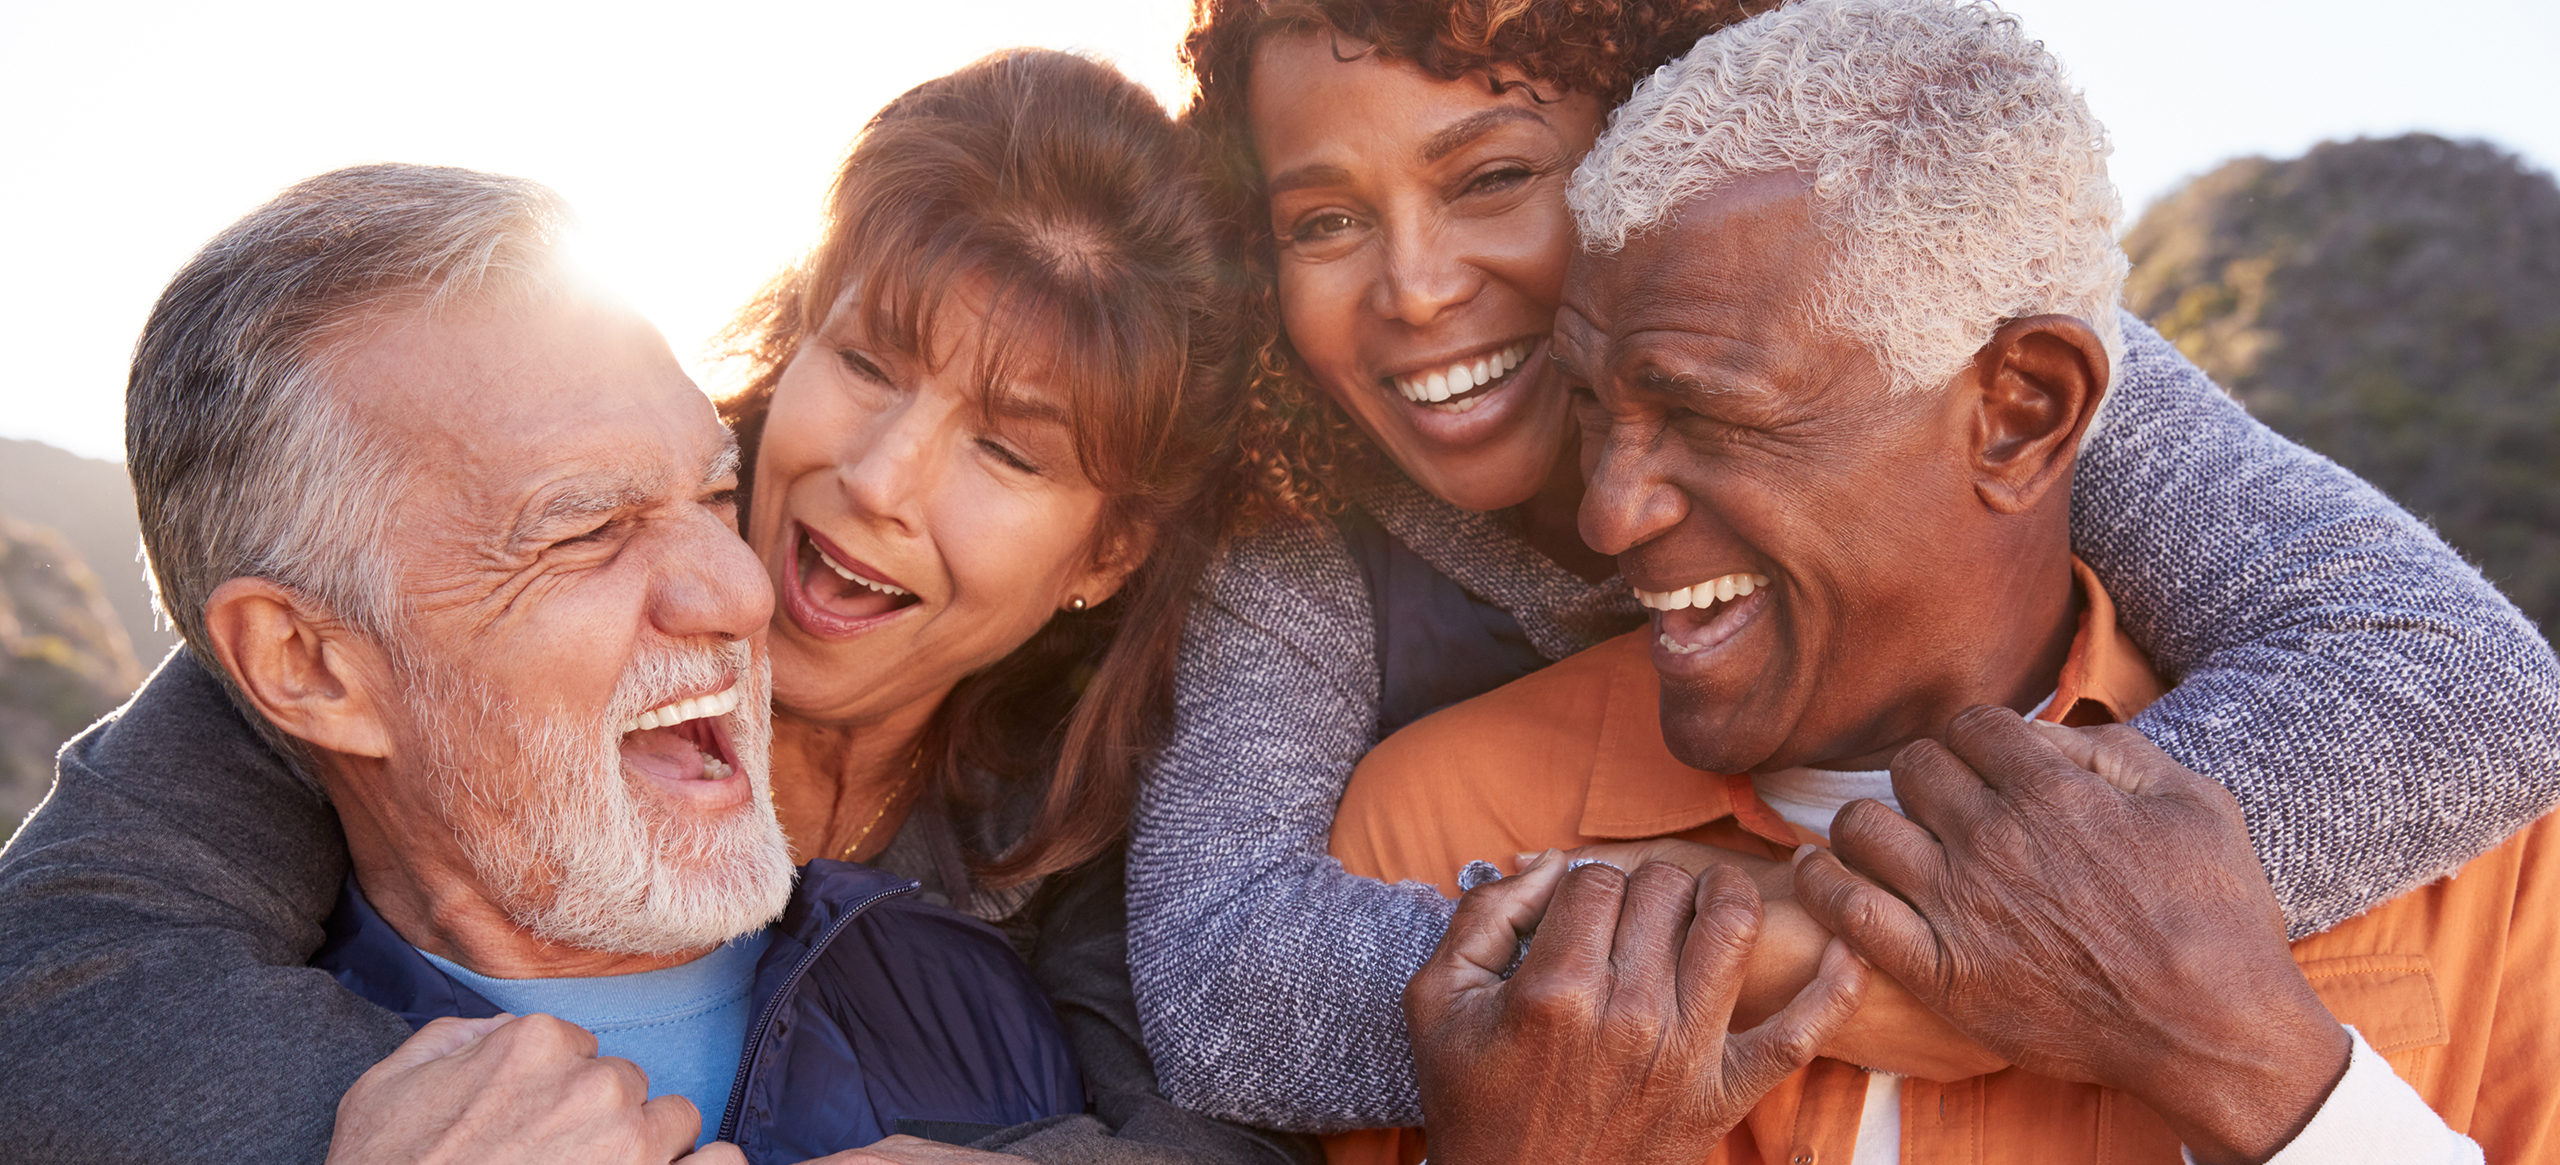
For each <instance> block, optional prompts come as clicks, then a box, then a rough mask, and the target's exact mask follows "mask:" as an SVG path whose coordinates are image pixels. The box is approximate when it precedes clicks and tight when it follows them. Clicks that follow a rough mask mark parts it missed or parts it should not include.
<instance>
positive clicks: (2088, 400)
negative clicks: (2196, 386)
mask: <svg viewBox="0 0 2560 1165" xmlns="http://www.w3.org/2000/svg"><path fill="white" fill-rule="evenodd" d="M1968 371H1969V372H1971V373H1972V374H1973V379H1974V384H1975V387H1976V389H1977V390H1978V391H1977V393H1976V396H1975V399H1974V424H1973V435H1974V444H1973V468H1974V491H1975V492H1976V493H1977V494H1979V495H1980V496H1981V498H1982V501H1983V504H1985V505H1988V506H1990V507H1991V508H1992V509H1993V510H1994V511H1996V512H1999V513H2004V514H2016V513H2024V512H2026V511H2028V510H2031V509H2034V508H2035V507H2036V506H2037V505H2038V504H2039V503H2041V502H2042V501H2043V500H2044V499H2045V497H2046V495H2048V494H2049V493H2051V492H2052V490H2053V488H2054V487H2055V486H2056V485H2058V484H2061V483H2064V482H2067V481H2069V480H2070V470H2071V465H2072V461H2073V459H2074V457H2075V456H2076V455H2077V454H2078V453H2079V450H2080V438H2081V435H2082V434H2085V433H2087V432H2088V431H2089V422H2090V421H2091V420H2093V419H2095V418H2096V416H2097V414H2098V402H2099V401H2101V400H2102V399H2104V398H2105V396H2106V392H2107V375H2108V366H2107V349H2106V345H2105V344H2103V343H2101V342H2099V340H2098V333H2097V332H2095V331H2093V330H2091V329H2090V327H2089V325H2087V324H2085V323H2082V322H2081V321H2080V320H2078V319H2077V318H2074V317H2072V316H2061V315H2044V316H2029V317H2027V318H2025V319H2018V320H2011V321H2009V322H2008V323H2005V324H2002V325H2001V326H2000V330H1999V331H1997V332H1994V333H1992V336H1991V342H1990V343H1988V344H1984V345H1983V346H1982V350H1981V351H1978V352H1976V353H1974V355H1973V367H1972V368H1971V369H1969V370H1968Z"/></svg>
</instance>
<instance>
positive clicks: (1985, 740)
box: [1905, 704, 2089, 804]
mask: <svg viewBox="0 0 2560 1165" xmlns="http://www.w3.org/2000/svg"><path fill="white" fill-rule="evenodd" d="M1947 748H1948V750H1949V751H1951V752H1953V753H1954V754H1955V756H1956V757H1957V758H1959V759H1960V760H1961V761H1962V762H1963V763H1964V764H1966V765H1968V766H1970V767H1971V769H1972V771H1973V773H1974V774H1975V776H1976V777H1977V779H1979V780H1980V781H1981V782H1982V784H1984V785H1985V786H1988V787H1990V788H1992V789H1996V790H1999V791H2001V792H2003V793H2006V794H2009V795H2011V796H2017V795H2020V794H2022V793H2028V792H2032V791H2037V790H2044V789H2049V788H2051V787H2053V786H2054V785H2056V784H2057V783H2065V784H2070V783H2079V782H2082V781H2084V780H2085V779H2086V778H2087V776H2088V773H2089V770H2088V766H2085V765H2082V764H2079V763H2077V762H2075V761H2073V760H2072V759H2071V758H2070V757H2069V756H2067V755H2065V754H2064V753H2063V752H2062V751H2061V750H2060V749H2059V748H2057V747H2056V746H2055V745H2054V743H2053V741H2052V740H2051V739H2050V738H2048V737H2047V736H2046V735H2045V734H2044V733H2043V732H2041V731H2038V730H2036V729H2034V728H2030V727H2028V726H2027V720H2026V718H2024V717H2022V716H2020V715H2018V714H2017V713H2016V712H2012V711H2010V710H2009V709H2007V708H2001V707H1995V706H1992V705H1988V704H1984V705H1977V706H1975V707H1972V708H1967V709H1965V710H1964V711H1962V712H1959V713H1956V718H1955V719H1954V720H1952V721H1950V722H1948V724H1947ZM1905 804H1909V802H1905Z"/></svg>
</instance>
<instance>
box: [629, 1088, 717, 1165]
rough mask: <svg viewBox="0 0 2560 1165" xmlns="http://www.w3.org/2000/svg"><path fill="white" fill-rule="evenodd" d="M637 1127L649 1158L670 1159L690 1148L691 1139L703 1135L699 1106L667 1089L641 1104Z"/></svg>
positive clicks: (689, 1150)
mask: <svg viewBox="0 0 2560 1165" xmlns="http://www.w3.org/2000/svg"><path fill="white" fill-rule="evenodd" d="M640 1127H641V1131H642V1136H643V1138H644V1144H645V1146H646V1147H647V1148H648V1150H649V1159H650V1160H652V1161H656V1160H660V1159H662V1158H660V1156H659V1151H660V1150H664V1151H665V1157H664V1158H663V1159H664V1160H668V1161H673V1160H675V1159H676V1158H678V1157H682V1156H685V1155H686V1154H688V1153H690V1152H692V1150H693V1143H694V1142H695V1141H698V1140H701V1139H702V1110H701V1109H698V1108H695V1107H694V1106H693V1102H692V1101H690V1100H686V1099H685V1098H684V1097H682V1096H679V1095H677V1094H675V1093H672V1092H670V1093H668V1094H666V1095H665V1096H661V1097H658V1098H657V1099H655V1100H651V1101H649V1102H647V1103H645V1104H642V1105H641V1106H640Z"/></svg>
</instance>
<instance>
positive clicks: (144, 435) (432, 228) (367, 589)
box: [125, 165, 568, 752]
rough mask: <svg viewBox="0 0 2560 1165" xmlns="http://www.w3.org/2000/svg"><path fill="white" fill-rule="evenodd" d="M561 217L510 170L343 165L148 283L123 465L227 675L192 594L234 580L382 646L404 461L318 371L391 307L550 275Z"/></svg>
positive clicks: (557, 204)
mask: <svg viewBox="0 0 2560 1165" xmlns="http://www.w3.org/2000/svg"><path fill="white" fill-rule="evenodd" d="M567 222H568V210H567V207H566V206H565V205H564V204H563V203H562V202H561V201H560V199H559V197H558V196H557V195H555V194H553V193H552V192H551V191H550V190H549V189H547V188H545V187H543V186H541V185H539V184H537V183H533V182H528V181H525V180H523V179H520V178H508V177H503V176H500V175H494V174H482V173H477V172H474V171H470V170H457V169H450V168H443V167H430V166H407V165H375V166H357V167H352V168H349V169H344V170H336V171H332V172H330V173H327V174H322V175H320V176H318V177H316V178H311V179H308V180H306V181H303V182H301V183H298V184H296V185H294V186H293V187H292V188H290V189H288V190H286V191H285V192H284V193H282V194H280V195H277V196H276V197H275V199H274V200H272V201H270V202H268V203H267V204H266V205H264V206H261V207H259V208H258V209H256V210H254V211H251V212H250V213H249V215H248V217H246V218H243V219H241V220H240V221H239V222H236V223H233V224H232V225H231V226H230V227H229V228H227V229H225V230H224V231H223V232H222V233H221V234H219V235H216V236H214V239H213V241H212V242H210V243H208V244H206V245H205V248H204V250H202V251H200V252H198V253H197V255H196V257H195V258H194V259H192V260H189V261H188V263H187V265H186V266H185V267H184V268H182V269H181V270H180V271H179V272H178V275H177V277H176V278H175V279H173V280H171V281H170V283H169V287H168V290H166V291H164V292H162V293H161V295H160V301H159V303H158V304H156V305H154V306H153V308H152V309H151V319H150V322H149V323H147V324H146V325H144V327H143V331H142V337H141V339H140V340H139V341H138V342H137V343H136V344H135V346H134V354H133V373H132V377H131V379H130V380H129V381H127V383H126V388H125V467H126V471H127V472H128V473H130V474H131V475H132V477H133V492H134V504H135V508H136V509H137V510H138V511H139V515H140V518H141V525H142V544H143V551H144V554H145V556H146V557H147V558H148V559H149V562H150V566H151V578H152V589H153V591H154V593H155V594H156V596H157V598H158V600H159V604H160V609H161V611H162V613H163V614H164V615H165V616H166V617H167V618H168V620H169V621H170V622H171V623H172V624H174V625H175V626H176V627H177V629H178V633H179V635H180V636H181V637H183V638H184V639H185V640H186V643H187V647H188V649H189V650H191V651H193V652H194V653H195V656H196V659H197V660H198V661H199V662H201V663H202V664H204V666H205V668H206V669H207V670H208V671H211V672H213V673H214V674H215V675H216V676H220V677H222V679H223V682H224V684H225V685H226V686H229V685H230V683H231V681H230V677H229V676H228V675H227V674H225V673H224V671H223V669H222V666H221V662H220V661H219V660H218V659H217V658H216V657H215V655H214V653H213V650H212V644H211V642H210V641H209V640H208V639H207V637H206V632H205V618H204V607H205V602H206V600H207V599H209V598H210V597H211V596H212V594H213V590H214V588H216V587H218V586H220V585H222V584H223V583H224V582H225V581H228V580H230V579H233V578H240V577H256V578H264V579H269V580H271V581H273V582H275V583H277V584H279V585H281V586H284V587H286V588H288V589H290V590H292V591H293V592H295V593H296V594H297V595H299V596H301V597H303V598H306V599H308V600H310V601H312V602H314V603H316V604H318V605H320V606H321V607H323V608H325V609H326V610H327V611H328V612H329V613H330V614H331V615H332V616H333V617H335V618H338V619H342V620H345V621H346V622H347V623H349V624H350V625H352V626H354V627H356V628H357V629H359V630H361V631H363V632H365V633H367V634H369V635H371V636H373V637H374V638H375V639H376V640H377V641H380V642H385V643H391V642H392V639H391V637H390V636H388V635H387V634H386V632H387V630H388V628H389V626H390V624H391V622H392V621H393V620H394V619H396V618H397V613H396V609H397V607H398V605H399V598H398V593H397V588H396V587H394V586H393V585H392V582H391V579H392V574H391V571H390V570H389V569H388V568H387V566H386V564H385V562H384V559H383V554H382V551H381V548H382V547H383V546H384V545H385V544H386V542H387V538H386V535H387V534H388V532H389V531H388V523H389V520H390V515H391V513H392V510H393V504H392V503H393V501H394V499H395V498H396V496H397V491H398V490H399V488H400V487H401V485H402V482H403V478H404V475H403V474H402V472H401V470H400V459H399V458H398V457H397V456H396V455H395V453H396V451H395V450H392V449H390V448H387V447H386V446H385V442H384V440H383V439H382V438H381V437H380V436H379V435H378V434H375V433H372V432H369V431H368V430H367V427H366V426H364V425H362V424H360V423H358V422H357V421H356V420H355V416H354V414H353V412H352V410H351V409H350V407H349V404H348V402H347V401H346V400H344V399H342V397H341V396H340V394H338V393H335V392H332V391H330V388H329V384H328V378H329V376H330V375H331V373H332V371H333V367H332V366H333V364H334V363H335V360H336V357H337V356H338V355H339V354H341V353H343V352H345V351H347V350H348V349H349V348H350V347H351V346H352V341H354V340H357V339H360V338H361V336H362V334H363V333H364V330H365V329H366V328H367V327H368V326H369V325H372V324H375V323H378V322H380V321H381V320H383V319H384V318H385V316H386V315H387V314H388V313H392V312H399V311H429V310H434V309H436V308H438V307H440V306H442V305H445V304H447V303H451V302H459V301H479V300H485V299H487V298H490V297H492V296H495V295H498V294H501V293H510V294H518V295H523V294H528V293H537V292H541V291H544V290H549V289H556V288H560V287H562V286H563V285H564V284H563V280H564V279H565V276H564V275H562V274H561V264H560V262H559V257H558V250H557V248H558V243H559V239H560V236H561V233H562V231H563V230H564V228H565V227H566V225H567ZM232 696H233V698H234V699H235V700H237V699H239V696H240V693H239V692H238V690H237V689H236V688H234V689H233V690H232ZM242 709H243V711H249V710H250V709H249V706H248V705H247V704H246V703H245V702H243V703H242ZM250 719H251V721H252V722H253V723H256V724H258V727H259V729H260V731H261V732H262V733H265V734H266V735H267V736H268V738H269V740H270V741H272V742H275V743H278V744H280V745H284V746H285V747H286V749H287V751H288V752H291V751H294V746H292V745H291V744H290V743H289V742H286V741H282V740H279V739H278V738H277V734H276V733H274V732H273V731H272V729H270V728H269V726H267V725H266V724H265V723H264V722H263V721H262V720H261V719H260V718H259V717H256V716H254V715H252V716H251V717H250Z"/></svg>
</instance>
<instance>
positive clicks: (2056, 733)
mask: <svg viewBox="0 0 2560 1165" xmlns="http://www.w3.org/2000/svg"><path fill="white" fill-rule="evenodd" d="M2027 727H2029V728H2032V729H2034V730H2035V732H2036V735H2038V736H2041V737H2043V738H2044V739H2045V743H2047V744H2050V745H2052V746H2053V748H2054V751H2056V752H2059V753H2061V754H2062V755H2063V756H2064V757H2066V758H2069V760H2070V761H2071V763H2073V764H2075V765H2078V766H2080V767H2081V768H2084V769H2087V770H2089V771H2091V772H2098V742H2097V741H2096V740H2095V739H2094V738H2092V737H2091V736H2090V735H2089V734H2088V733H2086V732H2083V731H2081V730H2080V729H2077V728H2072V727H2068V726H2066V725H2061V724H2055V723H2053V722H2052V721H2049V720H2029V721H2027ZM2098 775H2099V776H2105V775H2106V774H2105V773H2098ZM2111 783H2112V782H2111ZM2116 787H2117V788H2120V789H2122V788H2124V786H2122V785H2118V786H2116ZM2132 791H2133V790H2131V789H2125V792H2128V793H2130V792H2132Z"/></svg>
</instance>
